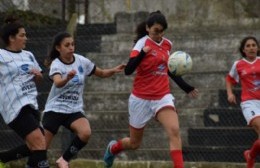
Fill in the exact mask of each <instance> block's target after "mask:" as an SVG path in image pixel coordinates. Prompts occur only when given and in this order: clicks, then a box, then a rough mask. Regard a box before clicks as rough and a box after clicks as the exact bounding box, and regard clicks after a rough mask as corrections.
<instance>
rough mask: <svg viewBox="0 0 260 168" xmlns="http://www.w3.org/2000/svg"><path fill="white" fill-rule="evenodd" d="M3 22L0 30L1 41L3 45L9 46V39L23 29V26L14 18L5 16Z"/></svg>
mask: <svg viewBox="0 0 260 168" xmlns="http://www.w3.org/2000/svg"><path fill="white" fill-rule="evenodd" d="M4 22H5V23H4V25H3V27H2V29H1V39H2V42H3V44H4V45H5V46H8V45H9V44H10V41H9V37H10V36H15V35H16V34H18V32H19V29H20V28H24V25H23V24H22V23H21V22H20V21H19V20H18V19H17V18H16V17H15V16H7V17H6V18H5V20H4Z"/></svg>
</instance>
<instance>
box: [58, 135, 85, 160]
mask: <svg viewBox="0 0 260 168" xmlns="http://www.w3.org/2000/svg"><path fill="white" fill-rule="evenodd" d="M86 144H87V143H86V142H83V141H81V140H80V139H79V137H78V136H76V137H75V138H74V139H73V141H72V143H71V145H70V146H69V147H68V149H67V150H66V151H65V152H64V154H63V156H62V157H63V159H64V160H66V161H70V159H71V158H73V156H75V155H76V154H77V153H78V151H79V150H80V149H82V148H83V147H84V146H85V145H86Z"/></svg>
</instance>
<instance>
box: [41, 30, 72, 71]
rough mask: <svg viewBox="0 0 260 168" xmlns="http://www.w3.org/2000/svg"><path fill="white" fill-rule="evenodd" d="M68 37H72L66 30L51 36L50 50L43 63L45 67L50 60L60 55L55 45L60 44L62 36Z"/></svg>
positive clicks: (48, 65) (48, 64)
mask: <svg viewBox="0 0 260 168" xmlns="http://www.w3.org/2000/svg"><path fill="white" fill-rule="evenodd" d="M68 37H72V36H71V34H69V33H68V32H59V33H58V34H56V35H55V36H54V38H53V41H52V45H51V47H50V51H49V54H48V57H47V59H46V60H45V62H44V65H45V66H46V67H48V68H49V67H50V65H51V63H52V61H53V60H54V59H55V58H58V57H59V56H60V52H59V51H57V49H56V47H57V46H59V45H60V44H61V42H62V41H63V39H64V38H68Z"/></svg>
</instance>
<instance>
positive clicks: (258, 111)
mask: <svg viewBox="0 0 260 168" xmlns="http://www.w3.org/2000/svg"><path fill="white" fill-rule="evenodd" d="M240 106H241V108H242V112H243V115H244V117H245V119H246V122H247V124H248V125H250V123H251V122H252V120H253V119H254V118H256V117H259V116H260V100H247V101H244V102H242V103H241V104H240Z"/></svg>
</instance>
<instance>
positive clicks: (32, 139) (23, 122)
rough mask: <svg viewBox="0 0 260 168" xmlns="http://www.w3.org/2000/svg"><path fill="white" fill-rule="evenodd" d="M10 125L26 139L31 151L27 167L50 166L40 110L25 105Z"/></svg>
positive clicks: (45, 167) (44, 167) (42, 167)
mask: <svg viewBox="0 0 260 168" xmlns="http://www.w3.org/2000/svg"><path fill="white" fill-rule="evenodd" d="M8 125H9V126H10V127H11V128H12V129H13V130H14V131H15V132H16V133H17V134H18V135H20V136H21V137H22V138H23V139H24V140H25V142H26V144H27V146H28V148H29V149H30V151H31V154H30V156H29V159H28V162H27V165H28V166H27V167H36V168H38V167H41V168H47V167H49V163H48V160H47V151H46V142H45V137H44V134H43V131H42V129H41V128H40V124H39V112H38V111H37V110H34V109H32V108H31V107H30V106H25V107H23V108H22V109H21V112H20V113H19V115H18V116H17V118H16V119H15V120H14V121H12V122H11V123H10V124H8Z"/></svg>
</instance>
